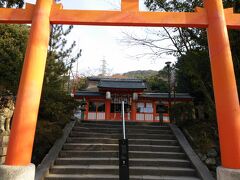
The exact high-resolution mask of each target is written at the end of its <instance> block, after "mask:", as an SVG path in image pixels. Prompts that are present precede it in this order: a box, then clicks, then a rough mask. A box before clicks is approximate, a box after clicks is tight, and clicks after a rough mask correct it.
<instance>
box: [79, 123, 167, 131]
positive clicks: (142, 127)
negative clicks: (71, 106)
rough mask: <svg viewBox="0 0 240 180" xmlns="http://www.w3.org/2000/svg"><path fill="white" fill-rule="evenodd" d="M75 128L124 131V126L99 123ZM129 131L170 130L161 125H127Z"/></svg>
mask: <svg viewBox="0 0 240 180" xmlns="http://www.w3.org/2000/svg"><path fill="white" fill-rule="evenodd" d="M75 127H96V128H97V127H104V128H118V129H122V124H120V123H119V124H115V123H114V124H101V123H100V124H99V123H78V124H76V125H75ZM126 127H127V129H149V130H170V127H169V126H168V125H166V126H160V125H155V126H153V125H129V124H126Z"/></svg>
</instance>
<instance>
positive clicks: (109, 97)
mask: <svg viewBox="0 0 240 180" xmlns="http://www.w3.org/2000/svg"><path fill="white" fill-rule="evenodd" d="M106 99H111V93H110V92H109V91H107V92H106Z"/></svg>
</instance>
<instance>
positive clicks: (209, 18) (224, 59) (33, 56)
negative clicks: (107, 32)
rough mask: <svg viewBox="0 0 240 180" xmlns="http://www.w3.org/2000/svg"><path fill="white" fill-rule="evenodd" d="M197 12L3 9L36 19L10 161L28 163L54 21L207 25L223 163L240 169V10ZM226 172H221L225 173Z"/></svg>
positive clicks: (41, 5) (47, 0) (127, 7)
mask: <svg viewBox="0 0 240 180" xmlns="http://www.w3.org/2000/svg"><path fill="white" fill-rule="evenodd" d="M203 1H204V8H196V12H139V10H138V9H139V8H138V7H139V5H138V0H122V8H121V11H93V10H64V9H62V6H61V5H60V4H55V2H54V0H37V3H36V5H31V4H27V5H26V9H8V8H7V9H4V8H1V9H0V23H11V24H13V23H15V24H32V26H31V33H30V37H29V41H28V46H27V51H26V55H25V60H24V66H23V70H22V75H21V80H20V85H19V90H18V95H17V102H16V109H15V114H14V117H13V123H12V130H11V134H10V142H9V146H8V152H7V158H6V163H5V164H6V165H11V166H28V165H29V164H30V162H31V155H32V146H33V141H34V134H35V128H36V121H37V114H38V108H39V102H40V96H41V89H42V82H43V77H44V70H45V64H46V57H47V48H48V41H49V34H50V24H76V25H106V26H156V27H162V26H165V27H196V28H207V32H208V42H209V51H210V59H211V69H212V78H213V84H214V95H215V102H216V110H217V119H218V128H219V136H220V148H221V159H222V166H223V168H222V169H225V171H227V168H229V169H232V170H233V169H235V170H234V171H237V173H238V175H239V174H240V171H239V170H237V169H240V134H239V132H240V108H239V99H238V93H237V87H236V80H235V75H234V69H233V63H232V57H231V51H230V46H229V39H228V32H227V29H240V14H234V13H233V9H232V8H229V9H223V4H222V1H221V0H203ZM219 178H221V177H219Z"/></svg>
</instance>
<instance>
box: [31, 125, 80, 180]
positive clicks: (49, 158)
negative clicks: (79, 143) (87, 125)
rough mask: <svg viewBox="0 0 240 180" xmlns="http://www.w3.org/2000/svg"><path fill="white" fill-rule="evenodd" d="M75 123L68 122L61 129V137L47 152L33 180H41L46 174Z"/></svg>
mask: <svg viewBox="0 0 240 180" xmlns="http://www.w3.org/2000/svg"><path fill="white" fill-rule="evenodd" d="M75 123H76V121H70V122H69V123H68V124H67V125H66V126H65V128H64V129H63V135H62V137H61V138H59V139H57V140H56V142H55V143H54V145H53V147H52V148H51V149H50V150H49V152H48V154H47V155H46V156H45V157H44V159H43V160H42V162H41V164H39V165H38V166H37V169H36V175H35V180H42V179H43V178H44V176H45V175H46V174H47V173H48V171H49V168H50V167H51V166H52V164H53V163H54V160H55V159H56V158H57V156H58V154H59V152H60V151H61V149H62V146H63V144H64V143H65V141H66V139H67V137H68V135H69V133H70V132H71V130H72V128H73V127H74V125H75Z"/></svg>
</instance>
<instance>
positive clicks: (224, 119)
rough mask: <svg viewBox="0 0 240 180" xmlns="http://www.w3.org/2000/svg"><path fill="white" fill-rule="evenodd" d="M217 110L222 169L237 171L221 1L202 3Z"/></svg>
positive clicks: (239, 149) (236, 113)
mask: <svg viewBox="0 0 240 180" xmlns="http://www.w3.org/2000/svg"><path fill="white" fill-rule="evenodd" d="M204 5H205V8H206V11H207V16H208V23H209V26H208V29H207V32H208V44H209V51H210V59H211V69H212V78H213V85H214V96H215V103H216V111H217V120H218V129H219V138H220V148H221V159H222V166H223V167H225V168H232V169H235V168H236V169H237V168H238V169H239V168H240V109H239V100H238V93H237V87H236V80H235V75H234V68H233V62H232V56H231V51H230V45H229V39H228V32H227V28H226V20H225V15H224V10H223V4H222V0H204Z"/></svg>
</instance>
